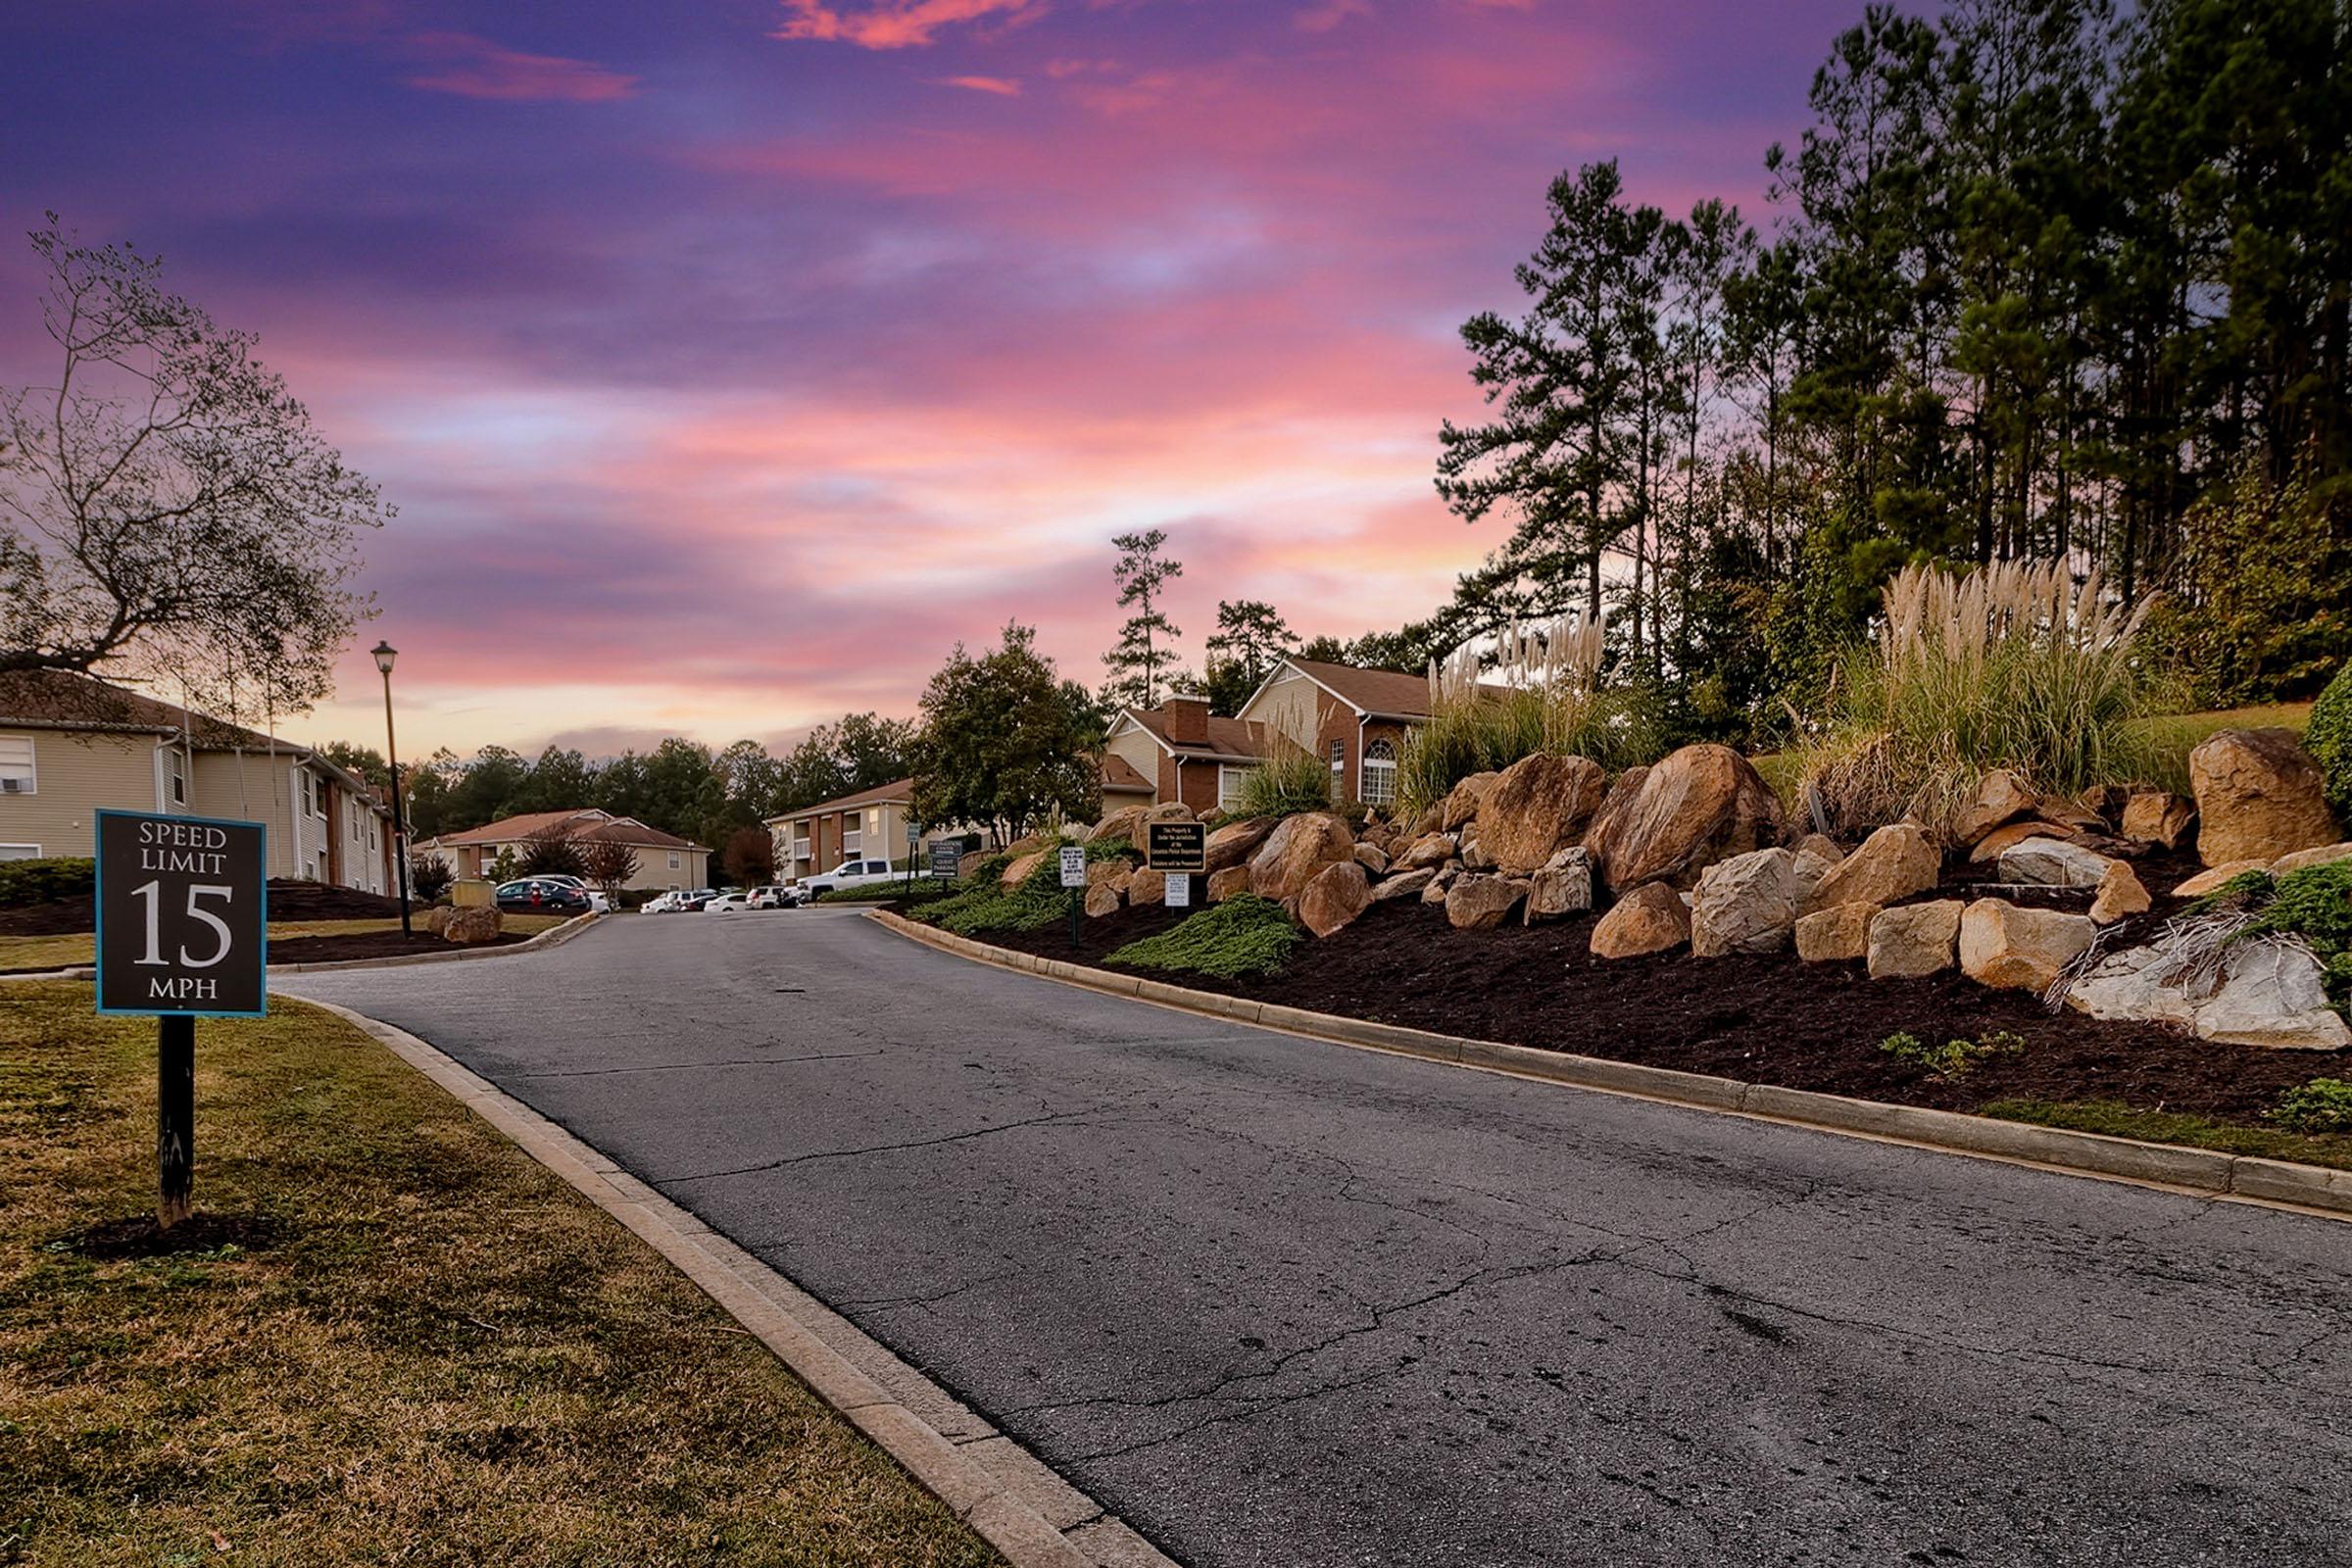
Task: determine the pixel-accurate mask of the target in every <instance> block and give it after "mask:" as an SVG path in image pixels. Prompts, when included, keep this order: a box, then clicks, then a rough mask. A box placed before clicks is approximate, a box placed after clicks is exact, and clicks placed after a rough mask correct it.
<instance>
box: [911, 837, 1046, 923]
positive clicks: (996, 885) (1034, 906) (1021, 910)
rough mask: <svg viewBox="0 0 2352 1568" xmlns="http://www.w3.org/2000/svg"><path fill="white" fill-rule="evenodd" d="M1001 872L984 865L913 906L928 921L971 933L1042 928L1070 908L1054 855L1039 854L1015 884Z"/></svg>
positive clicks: (917, 915)
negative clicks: (939, 894) (944, 891)
mask: <svg viewBox="0 0 2352 1568" xmlns="http://www.w3.org/2000/svg"><path fill="white" fill-rule="evenodd" d="M999 876H1000V873H999V872H994V871H989V870H988V869H987V868H986V867H983V868H982V870H981V872H980V873H978V874H975V875H973V876H972V877H971V878H969V879H968V880H967V881H965V882H959V883H957V884H956V891H955V892H953V893H949V894H945V895H943V896H942V897H940V898H937V899H934V900H933V901H931V902H930V903H928V904H926V905H924V906H923V907H921V908H919V909H917V910H916V911H914V914H913V916H912V917H913V918H914V919H917V920H920V921H922V922H923V923H924V924H926V925H935V926H938V927H939V928H940V929H941V930H943V931H953V932H955V933H956V935H957V936H964V937H974V936H979V935H980V934H982V933H983V932H988V931H1042V930H1044V929H1045V928H1046V927H1047V926H1050V925H1052V924H1053V923H1054V921H1056V920H1060V919H1065V918H1067V917H1068V915H1069V912H1070V895H1069V891H1068V890H1067V889H1065V888H1063V887H1062V885H1061V866H1060V864H1059V862H1058V859H1057V858H1056V857H1055V856H1054V855H1052V854H1047V855H1044V856H1041V857H1040V858H1039V859H1038V862H1037V864H1036V865H1034V866H1032V867H1031V868H1030V870H1029V874H1028V875H1027V876H1026V877H1023V878H1022V879H1021V881H1020V884H1019V885H1018V886H1016V887H1011V888H1007V887H1005V886H1004V885H1003V883H1002V882H1001V881H1000V880H999Z"/></svg>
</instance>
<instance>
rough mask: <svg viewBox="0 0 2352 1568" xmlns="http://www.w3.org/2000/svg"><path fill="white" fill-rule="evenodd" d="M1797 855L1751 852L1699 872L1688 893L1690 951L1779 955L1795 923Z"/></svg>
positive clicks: (1711, 955) (1716, 955)
mask: <svg viewBox="0 0 2352 1568" xmlns="http://www.w3.org/2000/svg"><path fill="white" fill-rule="evenodd" d="M1796 898H1797V885H1796V857H1795V856H1793V855H1791V854H1789V852H1788V851H1787V850H1781V849H1772V850H1751V851H1749V852H1748V853H1747V854H1745V855H1735V856H1733V857H1732V858H1730V859H1728V860H1718V861H1716V862H1715V863H1714V864H1713V865H1710V866H1708V867H1707V868H1706V869H1705V870H1703V871H1701V872H1699V874H1698V886H1697V887H1696V888H1695V889H1693V890H1692V892H1691V954H1692V955H1693V956H1697V957H1701V958H1720V957H1723V956H1726V955H1728V954H1734V953H1778V952H1780V951H1781V950H1782V949H1784V948H1786V947H1788V946H1789V929H1790V928H1791V927H1792V926H1794V925H1795V924H1796Z"/></svg>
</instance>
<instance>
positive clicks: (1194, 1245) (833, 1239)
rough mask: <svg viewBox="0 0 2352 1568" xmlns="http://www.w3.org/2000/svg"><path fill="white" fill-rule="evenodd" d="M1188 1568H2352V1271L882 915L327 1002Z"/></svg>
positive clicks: (2166, 1211)
mask: <svg viewBox="0 0 2352 1568" xmlns="http://www.w3.org/2000/svg"><path fill="white" fill-rule="evenodd" d="M285 989H287V990H290V991H295V992H299V993H301V994H304V995H311V996H318V997H323V998H327V999H330V1000H333V1001H335V1002H339V1003H342V1004H344V1005H348V1006H352V1007H356V1008H358V1009H360V1010H362V1011H364V1012H367V1013H369V1014H371V1015H373V1016H376V1017H379V1018H383V1019H386V1020H389V1021H390V1022H393V1023H396V1024H399V1025H400V1026H402V1027H403V1028H406V1029H409V1030H411V1031H413V1032H414V1033H416V1034H418V1035H421V1036H423V1037H424V1038H425V1039H427V1040H430V1041H431V1042H433V1043H434V1044H435V1045H437V1046H439V1047H440V1048H441V1049H442V1050H444V1051H446V1052H448V1053H449V1054H452V1055H454V1056H456V1057H458V1058H459V1059H461V1060H462V1061H464V1062H466V1064H467V1065H468V1066H470V1067H472V1068H473V1069H474V1070H475V1071H476V1072H479V1073H481V1074H483V1075H484V1076H485V1077H488V1078H490V1079H492V1080H494V1081H496V1082H497V1083H498V1084H499V1085H500V1086H501V1087H503V1088H505V1089H506V1090H507V1091H508V1092H509V1093H511V1094H513V1095H515V1096H516V1097H517V1098H519V1099H521V1100H523V1101H525V1102H527V1103H530V1104H531V1105H533V1106H535V1107H537V1108H538V1109H539V1110H541V1111H542V1112H544V1113H545V1114H547V1115H549V1116H551V1117H553V1118H555V1119H556V1120H558V1121H560V1122H562V1123H563V1124H564V1125H565V1126H566V1127H568V1128H570V1129H571V1130H572V1131H573V1132H575V1133H577V1134H578V1135H580V1136H581V1137H583V1138H585V1139H587V1140H588V1141H589V1142H591V1143H594V1144H596V1145H597V1146H599V1147H600V1148H602V1149H604V1150H605V1151H607V1152H609V1153H611V1154H612V1155H613V1157H615V1158H616V1159H618V1160H619V1161H621V1162H622V1163H623V1164H625V1165H626V1166H627V1167H629V1168H630V1169H631V1170H633V1171H635V1172H636V1173H637V1174H638V1175H639V1176H640V1177H642V1178H643V1179H645V1180H646V1181H649V1182H651V1183H652V1184H653V1185H654V1186H656V1187H658V1188H660V1189H661V1190H662V1192H664V1193H666V1194H667V1195H668V1196H669V1197H671V1198H672V1199H674V1200H675V1201H678V1202H680V1203H682V1204H684V1205H686V1206H688V1207H690V1208H692V1209H693V1210H694V1211H695V1212H696V1213H698V1214H700V1215H701V1216H702V1217H703V1218H704V1219H705V1220H706V1221H707V1222H708V1223H710V1224H711V1225H712V1226H713V1227H715V1228H717V1229H719V1230H722V1231H724V1232H725V1233H727V1234H728V1235H730V1236H732V1237H734V1238H735V1239H736V1240H737V1241H738V1242H740V1243H741V1244H742V1245H744V1246H745V1247H747V1248H749V1249H750V1250H753V1251H755V1252H757V1253H758V1254H760V1256H761V1257H763V1258H765V1259H766V1260H767V1261H768V1262H770V1263H771V1264H773V1265H774V1266H775V1267H777V1268H779V1269H780V1270H782V1271H783V1272H784V1273H786V1274H787V1275H789V1276H790V1277H791V1278H792V1279H794V1280H795V1281H796V1282H798V1283H799V1284H800V1285H801V1286H802V1287H803V1288H805V1289H807V1290H809V1291H810V1292H811V1293H813V1294H814V1295H816V1296H818V1297H820V1298H821V1299H824V1300H825V1301H827V1302H828V1303H830V1304H831V1305H832V1306H834V1307H835V1308H836V1309H838V1310H840V1311H841V1312H843V1313H844V1314H846V1315H847V1316H849V1317H850V1318H852V1319H853V1320H855V1321H856V1322H857V1323H858V1325H859V1326H860V1327H862V1328H863V1329H864V1330H865V1331H866V1332H867V1333H869V1334H871V1335H873V1336H874V1337H875V1338H876V1339H878V1340H881V1341H882V1342H883V1343H885V1344H886V1345H888V1346H890V1347H891V1348H892V1349H893V1350H895V1351H897V1352H898V1353H899V1354H900V1355H902V1356H904V1357H905V1358H906V1359H907V1360H908V1361H910V1362H912V1363H914V1364H915V1365H917V1366H919V1367H921V1368H922V1369H923V1370H924V1371H925V1372H927V1373H929V1374H930V1375H931V1376H932V1377H933V1378H934V1379H936V1380H937V1381H939V1382H940V1383H942V1384H944V1385H946V1386H947V1387H948V1388H949V1389H951V1390H952V1391H953V1392H955V1393H956V1394H957V1395H958V1396H959V1397H962V1398H964V1399H965V1400H966V1401H967V1402H969V1403H971V1404H972V1405H974V1406H975V1407H977V1408H978V1409H980V1410H981V1411H982V1412H983V1413H985V1414H986V1415H987V1416H988V1417H989V1418H990V1419H991V1420H992V1421H995V1422H996V1423H997V1424H999V1425H1000V1426H1001V1427H1002V1428H1003V1429H1005V1431H1007V1432H1009V1433H1011V1434H1013V1435H1014V1436H1016V1437H1018V1438H1019V1439H1021V1440H1022V1441H1023V1442H1024V1443H1025V1444H1026V1445H1027V1446H1029V1447H1030V1448H1031V1449H1032V1451H1034V1452H1036V1453H1037V1454H1038V1455H1039V1456H1040V1457H1041V1458H1043V1459H1045V1460H1046V1462H1048V1463H1049V1464H1051V1465H1053V1466H1054V1467H1055V1468H1056V1469H1058V1470H1060V1471H1061V1472H1062V1473H1063V1474H1065V1475H1067V1476H1069V1477H1070V1478H1071V1479H1072V1480H1074V1481H1075V1482H1077V1483H1078V1484H1079V1485H1080V1486H1082V1487H1084V1488H1085V1489H1086V1490H1087V1491H1089V1492H1090V1493H1092V1494H1093V1495H1095V1496H1096V1497H1098V1498H1099V1499H1100V1500H1102V1501H1103V1502H1104V1503H1105V1504H1107V1505H1108V1506H1110V1507H1111V1508H1113V1509H1114V1510H1116V1511H1117V1512H1118V1513H1120V1514H1121V1515H1123V1516H1124V1517H1125V1518H1126V1519H1127V1520H1128V1521H1129V1522H1130V1523H1132V1524H1133V1525H1135V1526H1136V1527H1137V1528H1138V1529H1141V1530H1143V1531H1144V1532H1145V1533H1146V1534H1147V1535H1149V1536H1151V1537H1152V1539H1154V1540H1155V1541H1156V1542H1158V1543H1159V1544H1161V1545H1162V1546H1163V1547H1164V1548H1165V1549H1166V1550H1168V1551H1169V1552H1170V1553H1171V1554H1173V1555H1175V1556H1177V1557H1179V1558H1181V1559H1183V1560H1184V1561H1186V1562H1188V1563H1192V1564H1198V1565H1203V1568H1206V1565H1242V1564H1253V1565H1254V1564H1267V1565H1282V1568H1303V1565H1322V1564H1381V1565H1390V1564H1397V1565H1405V1564H1410V1565H1422V1564H1477V1565H1482V1568H1486V1565H1503V1564H1610V1565H1616V1564H1626V1565H1633V1564H1667V1563H1671V1564H1707V1565H1711V1568H1712V1565H1734V1568H1737V1565H1745V1564H1764V1563H1807V1564H1817V1563H1843V1562H1852V1563H1871V1564H1882V1563H1888V1564H1899V1563H1909V1562H1918V1563H1928V1564H1946V1563H1950V1564H1960V1563H1976V1564H1983V1563H2002V1564H2007V1563H2015V1564H2036V1565H2041V1564H2066V1565H2070V1568H2071V1565H2098V1564H2119V1565H2121V1564H2129V1565H2131V1568H2159V1565H2169V1564H2183V1563H2212V1564H2231V1565H2239V1564H2265V1565H2277V1568H2285V1565H2298V1564H2336V1565H2341V1564H2347V1563H2352V1333H2348V1332H2347V1324H2348V1321H2352V1320H2348V1319H2347V1316H2346V1314H2347V1311H2348V1310H2352V1225H2346V1224H2343V1223H2338V1222H2334V1221H2329V1220H2324V1219H2318V1218H2312V1217H2307V1216H2303V1215H2298V1214H2292V1213H2285V1212H2279V1211H2275V1210H2268V1209H2262V1208H2257V1207H2251V1206H2247V1205H2243V1204H2231V1203H2217V1202H2211V1201H2199V1200H2195V1199H2189V1198H2183V1197H2176V1196H2173V1195H2170V1194H2165V1193H2158V1192H2152V1191H2147V1190H2143V1189H2139V1188H2134V1187H2127V1186H2122V1185H2117V1184H2112V1183H2106V1182H2099V1181H2091V1180H2085V1179H2082V1178H2078V1177H2069V1176H2062V1175H2056V1174H2049V1173H2043V1172H2037V1171H2034V1170H2029V1169H2024V1168H2019V1167H2014V1166H2007V1165H2000V1164H1994V1163H1988V1162H1985V1161H1982V1160H1973V1159H1964V1158H1957V1157H1952V1156H1946V1155H1939V1154H1934V1153H1928V1152H1917V1151H1910V1150H1903V1149H1897V1148H1892V1147H1887V1146H1883V1145H1877V1144H1871V1143H1866V1142H1860V1141H1856V1140H1852V1139H1845V1138H1838V1137H1833V1136H1829V1135H1826V1134H1817V1133H1808V1132H1803V1131H1798V1130H1794V1129H1786V1128H1780V1127H1775V1126H1769V1125H1765V1124H1760V1123H1756V1122H1750V1121H1742V1120H1739V1119H1737V1118H1731V1117H1722V1116H1715V1115H1709V1114H1705V1113H1701V1112H1696V1111H1688V1110H1681V1109H1676V1108H1671V1107H1666V1106H1660V1105H1652V1104H1647V1103H1640V1102H1635V1101H1628V1100H1622V1099H1616V1098H1612V1097H1609V1096H1604V1095H1593V1094H1586V1093H1581V1092H1577V1091H1573V1090H1567V1089H1561V1088H1558V1087H1555V1086H1550V1085H1542V1084H1532V1083H1525V1082H1520V1081H1517V1080H1513V1079H1509V1078H1503V1077H1499V1076H1494V1075H1489V1074H1483V1073H1477V1072H1469V1071H1464V1070H1462V1069H1459V1068H1449V1067H1445V1066H1440V1065H1436V1064H1432V1063H1426V1062H1421V1061H1415V1060H1410V1059H1406V1058H1400V1057H1387V1056H1381V1055H1375V1054H1368V1053H1363V1052H1357V1051H1350V1050H1347V1049H1344V1048H1341V1047H1337V1046H1327V1045H1322V1044H1316V1043H1311V1042H1307V1041H1302V1040H1298V1039H1294V1038H1291V1037H1288V1036H1282V1035H1275V1034H1269V1033H1264V1032H1261V1031H1257V1030H1252V1029H1247V1028H1243V1027H1241V1026H1238V1025H1232V1024H1224V1023H1217V1022H1212V1021H1208V1020H1204V1019H1197V1018H1193V1017H1191V1016H1188V1015H1185V1014H1181V1013H1177V1012H1173V1011H1170V1010H1167V1009H1164V1008H1158V1007H1152V1006H1149V1005H1143V1004H1140V1003H1131V1002H1121V1001H1117V1000H1115V999H1111V998H1106V997H1101V996H1097V995H1095V994H1093V993H1090V992H1083V991H1078V990H1075V989H1072V988H1070V987H1066V986H1058V985H1054V984H1053V983H1051V982H1049V981H1044V980H1039V979H1036V978H1033V977H1026V976H1020V975H1014V974H1010V973H1006V972H1003V971H999V970H995V969H991V968H986V967H982V966H979V965H975V964H971V963H967V962H965V961H963V960H960V959H957V958H953V957H950V956H945V955H942V954H938V953H935V952H933V951H931V950H929V949H926V948H921V947H918V946H916V945H914V944H912V943H909V942H907V941H906V940H905V939H903V938H900V937H897V936H894V935H892V934H891V933H889V932H887V931H885V930H883V929H881V928H880V927H878V926H876V925H874V924H872V923H871V922H868V921H865V920H862V919H860V918H858V916H857V915H856V914H855V913H854V912H852V911H847V910H827V909H811V910H795V911H781V912H777V913H774V914H765V913H761V914H749V915H731V916H725V917H718V918H711V917H703V916H684V915H681V916H667V917H658V918H646V919H637V918H627V919H619V920H613V921H609V922H607V923H605V924H604V925H602V926H600V927H598V928H596V929H593V930H591V931H590V932H588V933H587V934H585V935H584V936H582V937H581V938H579V939H578V940H576V941H573V942H571V943H569V944H567V945H564V946H563V947H560V948H557V949H555V950H554V951H552V952H548V953H544V954H536V955H526V956H519V957H512V958H498V959H492V960H487V961H482V962H475V963H459V964H441V965H427V966H423V967H417V968H403V969H382V970H372V971H368V970H362V971H349V972H344V973H339V974H317V975H303V976H298V977H290V978H289V980H288V982H287V984H286V987H285Z"/></svg>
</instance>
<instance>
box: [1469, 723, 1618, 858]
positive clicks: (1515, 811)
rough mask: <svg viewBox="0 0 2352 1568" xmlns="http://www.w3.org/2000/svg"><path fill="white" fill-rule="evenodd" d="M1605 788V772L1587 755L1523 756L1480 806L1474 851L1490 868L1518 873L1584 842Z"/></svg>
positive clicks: (1504, 771) (1504, 773) (1505, 771)
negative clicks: (1485, 860) (1484, 856)
mask: <svg viewBox="0 0 2352 1568" xmlns="http://www.w3.org/2000/svg"><path fill="white" fill-rule="evenodd" d="M1608 789H1609V775H1608V774H1607V773H1606V772H1604V771H1602V769H1601V766H1600V764H1599V763H1598V762H1595V761H1593V760H1591V759H1589V758H1583V757H1552V756H1549V755H1546V754H1544V753H1538V754H1537V755H1536V756H1534V757H1523V758H1521V759H1519V760H1517V761H1516V762H1513V763H1512V764H1511V765H1510V766H1508V767H1506V768H1504V769H1503V770H1502V774H1501V776H1500V777H1498V778H1497V779H1495V784H1494V787H1493V788H1491V789H1489V790H1488V791H1487V797H1486V799H1485V800H1484V801H1483V802H1481V803H1480V805H1479V809H1478V845H1479V849H1480V850H1481V852H1482V853H1484V854H1485V855H1486V856H1487V857H1488V858H1491V859H1492V860H1493V861H1494V862H1495V869H1497V870H1499V871H1501V872H1503V873H1504V874H1505V875H1507V876H1523V875H1525V874H1526V873H1528V872H1530V871H1533V870H1535V869H1536V868H1537V867H1539V866H1541V865H1543V864H1544V862H1545V861H1546V860H1549V859H1550V858H1552V856H1553V854H1554V853H1555V852H1557V851H1559V850H1561V849H1564V848H1566V847H1567V846H1569V845H1572V844H1577V843H1580V842H1582V841H1583V839H1584V836H1585V829H1586V828H1588V827H1590V826H1592V824H1593V813H1594V812H1596V811H1598V810H1599V809H1600V803H1601V798H1602V797H1603V796H1605V795H1606V794H1607V793H1608ZM1465 858H1466V857H1465Z"/></svg>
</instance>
